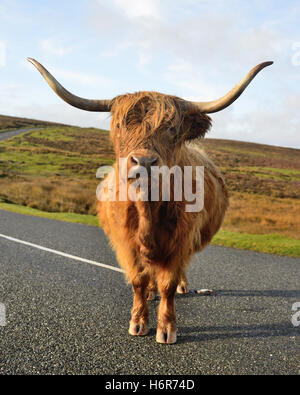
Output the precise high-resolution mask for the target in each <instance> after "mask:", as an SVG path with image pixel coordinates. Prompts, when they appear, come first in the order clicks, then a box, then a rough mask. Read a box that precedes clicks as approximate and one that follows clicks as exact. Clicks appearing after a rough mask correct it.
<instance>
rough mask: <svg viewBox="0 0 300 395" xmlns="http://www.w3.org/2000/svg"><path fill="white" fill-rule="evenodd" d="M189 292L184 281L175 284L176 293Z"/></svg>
mask: <svg viewBox="0 0 300 395" xmlns="http://www.w3.org/2000/svg"><path fill="white" fill-rule="evenodd" d="M188 292H189V290H188V285H187V283H186V282H185V281H181V282H180V283H179V284H178V286H177V293H178V294H181V295H183V294H187V293H188Z"/></svg>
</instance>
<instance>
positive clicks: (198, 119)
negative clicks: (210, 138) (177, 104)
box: [182, 112, 211, 141]
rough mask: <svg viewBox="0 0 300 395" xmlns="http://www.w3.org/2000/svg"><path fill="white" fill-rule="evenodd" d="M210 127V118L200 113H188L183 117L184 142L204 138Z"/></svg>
mask: <svg viewBox="0 0 300 395" xmlns="http://www.w3.org/2000/svg"><path fill="white" fill-rule="evenodd" d="M210 127H211V118H210V117H209V116H208V115H206V114H203V113H201V112H190V113H188V114H186V115H185V117H184V120H183V124H182V132H183V137H184V140H186V141H188V140H194V139H197V138H201V137H204V136H205V134H206V133H207V132H208V131H209V129H210Z"/></svg>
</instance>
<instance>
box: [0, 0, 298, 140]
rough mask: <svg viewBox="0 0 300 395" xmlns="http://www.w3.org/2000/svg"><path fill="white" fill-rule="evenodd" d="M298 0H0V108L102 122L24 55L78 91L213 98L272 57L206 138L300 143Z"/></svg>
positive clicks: (105, 120) (103, 117)
mask: <svg viewBox="0 0 300 395" xmlns="http://www.w3.org/2000/svg"><path fill="white" fill-rule="evenodd" d="M299 21H300V3H299V1H298V0H297V1H292V0H290V1H283V0H282V1H278V0H264V1H258V0H252V1H251V2H249V1H242V0H240V1H237V0H226V1H225V0H223V1H221V0H215V1H214V2H212V1H209V0H72V1H70V0H60V1H57V0H51V1H50V0H49V1H48V0H0V114H8V115H16V116H26V117H33V118H38V119H45V120H52V121H59V122H65V123H70V124H74V125H80V126H94V127H104V128H108V127H109V114H94V113H87V112H84V111H80V110H77V109H73V108H72V107H69V106H68V105H67V104H65V103H64V102H62V101H61V100H60V99H59V98H57V97H56V96H55V94H54V93H52V91H51V90H50V88H49V87H48V86H47V85H46V83H45V82H44V81H43V80H42V79H41V76H40V75H39V73H38V72H37V71H36V70H35V69H34V68H33V66H32V65H31V64H29V63H28V62H27V61H26V57H34V58H35V59H37V60H39V61H40V62H41V63H43V64H44V66H45V67H47V68H48V69H49V70H50V71H51V72H53V74H54V75H55V76H56V77H57V79H58V80H59V81H60V82H61V83H62V84H63V85H65V86H66V88H67V89H69V90H71V91H72V92H74V93H75V94H78V95H81V96H83V97H87V98H112V97H114V96H116V95H118V94H122V93H125V92H134V91H139V90H156V91H160V92H163V93H169V94H175V95H178V96H181V97H183V98H187V99H193V100H199V101H204V100H212V99H215V98H217V97H220V96H222V95H223V94H224V93H226V92H227V91H228V90H229V89H231V88H232V87H233V86H234V85H235V84H236V83H237V82H238V81H239V80H240V79H241V78H242V77H243V76H244V75H245V74H246V73H247V72H248V71H249V70H250V69H251V68H252V67H253V66H255V65H256V64H258V63H260V62H262V61H266V60H273V61H274V62H275V64H274V65H273V66H271V67H270V68H267V69H265V70H263V71H262V72H261V73H260V74H259V76H258V77H257V78H256V79H255V80H254V81H253V83H252V84H251V86H250V87H249V88H248V89H247V91H246V92H245V93H244V94H243V96H242V97H241V98H240V99H239V100H238V101H237V102H236V103H235V104H234V105H233V106H231V107H230V108H228V109H226V110H224V111H222V112H220V113H218V114H212V118H213V129H212V131H211V132H210V137H216V138H225V139H236V140H245V141H253V142H259V143H265V144H274V145H283V146H289V147H294V148H300V111H299V104H300V23H299Z"/></svg>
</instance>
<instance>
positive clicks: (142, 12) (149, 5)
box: [113, 0, 160, 18]
mask: <svg viewBox="0 0 300 395" xmlns="http://www.w3.org/2000/svg"><path fill="white" fill-rule="evenodd" d="M113 2H114V3H115V5H116V6H117V7H119V8H120V9H121V10H122V11H123V12H124V13H125V14H126V16H128V17H129V18H140V17H152V18H159V16H160V13H159V9H158V2H157V1H156V0H113Z"/></svg>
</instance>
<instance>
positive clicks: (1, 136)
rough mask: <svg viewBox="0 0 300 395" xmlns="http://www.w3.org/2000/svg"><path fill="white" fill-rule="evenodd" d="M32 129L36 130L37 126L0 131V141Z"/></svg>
mask: <svg viewBox="0 0 300 395" xmlns="http://www.w3.org/2000/svg"><path fill="white" fill-rule="evenodd" d="M32 130H38V129H37V128H30V129H19V130H11V131H10V132H3V133H0V141H3V140H7V139H10V138H11V137H15V136H18V135H19V134H23V133H25V132H30V131H32Z"/></svg>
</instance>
